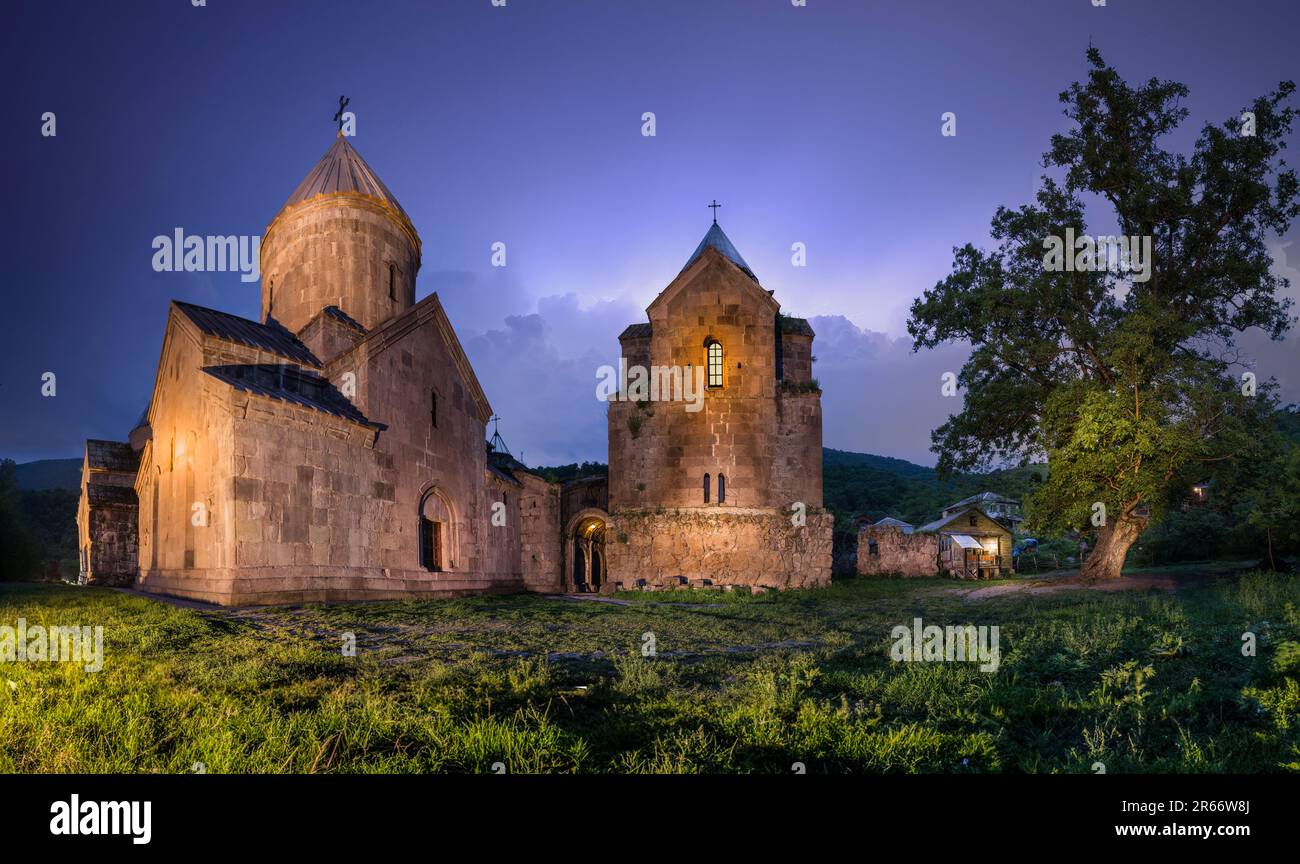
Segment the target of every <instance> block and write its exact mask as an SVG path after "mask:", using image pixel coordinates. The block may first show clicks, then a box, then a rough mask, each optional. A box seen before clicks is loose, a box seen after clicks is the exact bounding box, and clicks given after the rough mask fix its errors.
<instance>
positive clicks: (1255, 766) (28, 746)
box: [0, 573, 1300, 774]
mask: <svg viewBox="0 0 1300 864" xmlns="http://www.w3.org/2000/svg"><path fill="white" fill-rule="evenodd" d="M963 588H964V586H961V585H959V584H956V583H953V582H951V581H945V580H863V579H858V580H851V581H848V582H845V583H839V584H837V585H835V586H833V587H831V588H829V589H822V590H817V591H791V592H782V593H780V594H771V593H769V594H765V595H762V596H760V597H750V596H747V595H741V594H738V593H737V594H725V595H724V594H721V593H717V592H700V591H691V592H681V597H680V598H679V597H678V596H677V593H676V592H673V593H671V594H659V593H655V594H638V595H634V594H626V595H622V599H625V600H627V601H629V602H628V605H625V606H616V605H611V604H607V603H573V602H565V601H558V600H548V599H545V598H542V597H538V596H517V597H501V596H493V597H473V598H458V599H449V600H437V601H408V602H388V603H372V604H363V605H335V606H306V607H295V608H262V609H254V610H249V609H244V610H220V611H215V612H200V611H195V610H192V609H179V608H175V607H172V606H167V605H164V604H161V603H157V602H154V601H151V600H147V599H144V598H140V597H136V596H131V595H126V594H122V593H120V592H115V591H110V590H103V589H94V588H71V587H67V586H61V585H8V586H0V622H3V623H10V624H11V623H12V622H13V620H14V619H15V618H16V617H18V616H19V615H22V616H24V617H25V618H27V620H28V621H29V622H32V623H37V622H39V623H41V624H43V625H46V626H50V625H55V624H60V625H73V624H77V625H92V626H93V625H100V626H103V627H104V637H105V646H104V649H105V654H104V666H103V669H102V670H101V671H99V672H93V673H92V672H86V671H85V670H84V669H82V668H80V667H79V666H76V665H73V664H38V663H12V664H5V665H4V667H3V674H0V771H10V772H38V771H40V772H92V773H97V772H182V773H183V772H187V771H190V770H191V769H192V766H193V764H194V763H195V762H202V763H203V764H204V765H205V766H206V768H207V770H208V771H209V772H212V773H228V772H259V771H261V772H328V773H352V772H412V773H414V772H431V771H438V772H468V773H487V772H490V771H492V770H493V768H492V766H493V764H494V763H497V762H502V763H504V764H505V765H506V770H507V771H509V772H511V773H518V772H624V771H634V772H654V773H670V772H671V773H699V772H759V773H782V774H786V773H789V772H790V771H791V767H792V765H793V763H795V762H802V763H804V765H805V766H806V769H807V771H808V773H868V772H870V773H891V772H936V771H942V772H976V773H984V772H1044V773H1047V772H1052V773H1066V772H1068V773H1085V772H1087V771H1088V770H1089V766H1090V765H1091V764H1092V762H1094V761H1096V760H1098V759H1100V760H1102V761H1104V762H1105V763H1106V765H1107V769H1108V771H1109V772H1112V773H1124V772H1187V771H1195V772H1228V771H1231V772H1259V771H1284V770H1300V765H1297V764H1296V763H1297V762H1298V761H1300V759H1298V758H1297V757H1298V756H1300V684H1297V678H1296V675H1297V668H1298V667H1297V656H1300V655H1298V654H1297V651H1296V648H1295V646H1296V645H1297V644H1300V611H1297V610H1300V582H1297V580H1295V579H1294V578H1292V577H1287V576H1282V575H1278V574H1264V573H1255V574H1247V575H1244V576H1241V577H1239V578H1234V579H1227V580H1223V581H1218V582H1212V583H1204V584H1200V585H1197V586H1194V587H1189V588H1185V589H1183V590H1181V591H1179V592H1178V593H1177V594H1175V595H1157V594H1134V593H1128V594H1125V593H1111V592H1106V593H1099V592H1087V591H1076V592H1053V593H1051V594H1045V595H1041V596H1036V597H1033V598H1025V597H1023V596H1022V597H1016V596H1009V597H1006V598H1003V599H994V600H988V601H982V602H979V603H972V602H970V601H969V600H968V599H965V594H964V590H963ZM665 598H667V599H665ZM678 600H681V601H682V602H676V601H678ZM921 605H923V606H924V615H925V618H926V620H927V622H930V621H932V622H935V623H968V622H969V623H972V624H976V625H981V624H984V625H993V624H996V625H998V626H999V627H1000V630H1001V638H1000V647H1001V654H1002V658H1001V664H1000V667H999V669H998V671H997V672H994V673H987V672H981V671H979V669H978V668H977V666H976V665H974V664H967V663H895V662H892V661H890V659H889V647H890V645H891V643H892V638H891V629H892V627H893V626H894V625H896V624H899V623H910V622H911V619H912V618H913V617H914V616H915V615H916V614H917V610H918V608H920V606H921ZM1247 629H1249V630H1252V631H1254V632H1257V633H1258V634H1259V656H1258V657H1244V656H1242V654H1241V652H1240V646H1241V639H1240V637H1241V633H1242V632H1243V630H1247ZM343 632H352V633H355V634H356V638H357V648H358V652H357V656H356V657H343V656H342V654H341V652H340V650H339V645H340V639H339V635H340V634H341V633H343ZM645 632H653V633H654V634H655V636H656V643H657V649H658V656H656V657H644V656H642V655H641V654H640V650H639V649H640V645H641V641H640V638H641V634H643V633H645ZM10 681H12V682H13V685H12V686H9V684H8V683H7V682H10Z"/></svg>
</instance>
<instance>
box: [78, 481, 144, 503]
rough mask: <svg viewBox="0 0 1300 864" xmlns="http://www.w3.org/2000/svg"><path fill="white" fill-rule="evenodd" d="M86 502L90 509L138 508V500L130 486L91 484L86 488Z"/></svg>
mask: <svg viewBox="0 0 1300 864" xmlns="http://www.w3.org/2000/svg"><path fill="white" fill-rule="evenodd" d="M86 500H87V503H89V504H90V506H91V507H138V506H140V500H139V499H138V498H137V497H136V494H135V490H134V489H132V488H131V487H130V486H114V485H113V484H111V483H91V484H89V485H87V486H86Z"/></svg>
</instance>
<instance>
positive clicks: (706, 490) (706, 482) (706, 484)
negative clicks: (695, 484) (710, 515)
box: [704, 474, 709, 504]
mask: <svg viewBox="0 0 1300 864" xmlns="http://www.w3.org/2000/svg"><path fill="white" fill-rule="evenodd" d="M704 503H705V504H708V503H709V475H708V474H705V475H704Z"/></svg>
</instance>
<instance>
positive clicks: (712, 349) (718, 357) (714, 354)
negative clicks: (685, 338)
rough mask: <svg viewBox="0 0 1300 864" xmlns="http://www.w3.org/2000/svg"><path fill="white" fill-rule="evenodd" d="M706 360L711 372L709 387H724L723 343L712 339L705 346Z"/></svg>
mask: <svg viewBox="0 0 1300 864" xmlns="http://www.w3.org/2000/svg"><path fill="white" fill-rule="evenodd" d="M704 350H705V359H706V363H707V368H708V371H709V386H710V387H721V386H722V343H721V342H719V341H718V340H717V339H710V340H709V341H708V343H707V344H706V345H705V346H704Z"/></svg>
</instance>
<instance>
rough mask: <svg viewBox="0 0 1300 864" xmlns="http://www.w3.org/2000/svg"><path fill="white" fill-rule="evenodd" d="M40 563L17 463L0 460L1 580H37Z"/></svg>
mask: <svg viewBox="0 0 1300 864" xmlns="http://www.w3.org/2000/svg"><path fill="white" fill-rule="evenodd" d="M74 546H75V543H74ZM40 565H41V549H40V546H39V545H38V543H37V540H36V538H35V537H34V536H33V534H32V531H31V528H30V526H29V523H28V520H27V518H26V517H25V516H24V514H23V507H22V495H21V493H20V492H19V491H18V478H17V471H16V466H15V465H14V462H13V460H12V459H0V580H16V579H35V578H37V577H38V576H39V575H40Z"/></svg>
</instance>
